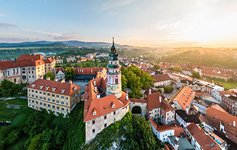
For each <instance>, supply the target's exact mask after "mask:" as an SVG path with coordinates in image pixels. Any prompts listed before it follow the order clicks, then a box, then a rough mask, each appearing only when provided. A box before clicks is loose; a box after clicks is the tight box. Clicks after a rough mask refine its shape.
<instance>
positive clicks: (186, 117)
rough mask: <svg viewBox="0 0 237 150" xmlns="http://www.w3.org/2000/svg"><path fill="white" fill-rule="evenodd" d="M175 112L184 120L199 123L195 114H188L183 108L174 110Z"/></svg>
mask: <svg viewBox="0 0 237 150" xmlns="http://www.w3.org/2000/svg"><path fill="white" fill-rule="evenodd" d="M175 113H176V114H178V115H179V116H180V117H181V118H182V119H183V120H184V121H185V122H194V123H200V121H199V119H198V116H197V115H188V114H186V112H185V111H184V110H176V111H175Z"/></svg>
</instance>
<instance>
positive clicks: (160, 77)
mask: <svg viewBox="0 0 237 150" xmlns="http://www.w3.org/2000/svg"><path fill="white" fill-rule="evenodd" d="M153 78H154V79H155V82H162V81H167V80H172V79H171V77H170V76H169V75H168V74H160V75H154V76H153Z"/></svg>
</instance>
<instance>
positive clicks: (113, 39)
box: [113, 37, 114, 46]
mask: <svg viewBox="0 0 237 150" xmlns="http://www.w3.org/2000/svg"><path fill="white" fill-rule="evenodd" d="M113 46H114V37H113Z"/></svg>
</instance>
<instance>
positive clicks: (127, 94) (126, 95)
mask: <svg viewBox="0 0 237 150" xmlns="http://www.w3.org/2000/svg"><path fill="white" fill-rule="evenodd" d="M125 99H126V100H128V99H129V98H128V91H127V92H126V97H125Z"/></svg>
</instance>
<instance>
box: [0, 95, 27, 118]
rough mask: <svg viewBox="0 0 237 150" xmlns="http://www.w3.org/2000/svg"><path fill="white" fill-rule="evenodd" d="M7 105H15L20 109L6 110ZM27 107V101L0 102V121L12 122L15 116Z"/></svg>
mask: <svg viewBox="0 0 237 150" xmlns="http://www.w3.org/2000/svg"><path fill="white" fill-rule="evenodd" d="M8 104H15V105H19V106H21V108H20V109H14V108H6V106H7V105H8ZM26 107H27V100H24V99H13V100H7V101H0V121H12V120H13V119H14V118H15V116H16V114H17V113H18V112H20V111H21V110H22V109H24V108H26Z"/></svg>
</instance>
